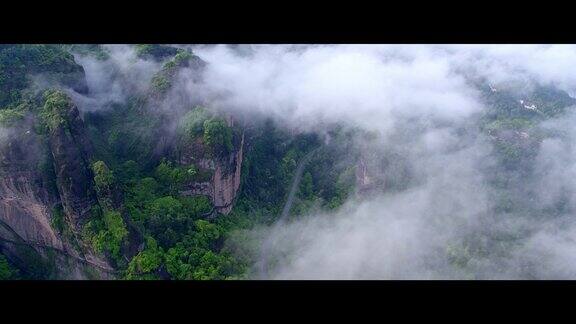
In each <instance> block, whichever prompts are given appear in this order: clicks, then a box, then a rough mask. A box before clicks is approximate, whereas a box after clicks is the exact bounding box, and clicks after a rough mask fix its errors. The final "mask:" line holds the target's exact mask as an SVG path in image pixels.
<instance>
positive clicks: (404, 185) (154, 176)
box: [0, 45, 576, 280]
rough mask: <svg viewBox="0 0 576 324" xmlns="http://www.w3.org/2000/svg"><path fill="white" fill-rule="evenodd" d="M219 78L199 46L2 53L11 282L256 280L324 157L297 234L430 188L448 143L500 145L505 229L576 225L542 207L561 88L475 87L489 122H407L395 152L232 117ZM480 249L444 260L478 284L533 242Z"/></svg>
mask: <svg viewBox="0 0 576 324" xmlns="http://www.w3.org/2000/svg"><path fill="white" fill-rule="evenodd" d="M241 50H242V49H239V51H241ZM125 53H129V54H130V55H128V54H125ZM240 55H248V54H245V53H241V54H240ZM121 60H125V61H126V62H127V63H126V62H124V61H121ZM210 64H219V63H218V62H208V61H206V60H204V59H203V58H202V57H200V56H199V55H197V54H196V53H195V50H193V49H191V47H188V46H167V45H131V46H126V48H125V49H123V50H122V52H121V53H117V52H114V49H110V48H109V47H106V46H99V45H1V46H0V176H1V178H0V251H1V253H2V256H1V257H0V278H2V279H179V280H186V279H195V280H207V279H246V278H255V277H257V276H258V274H257V273H256V272H255V270H254V269H256V268H257V267H255V266H254V265H255V264H257V263H258V262H262V260H259V252H258V250H259V248H260V245H261V243H262V241H263V238H262V237H261V236H258V235H264V234H259V232H257V231H256V234H254V231H255V229H259V228H261V227H265V226H267V225H270V224H272V223H274V222H275V220H276V219H277V217H278V216H279V215H280V212H281V210H282V208H283V207H284V202H285V199H286V195H287V191H288V189H289V188H290V186H291V184H292V180H293V175H294V173H295V170H296V169H297V166H298V164H299V163H300V161H302V159H303V158H304V157H305V156H307V154H308V153H310V152H312V151H315V154H314V155H313V156H312V157H311V161H310V162H308V163H307V165H306V167H305V169H304V172H303V175H302V179H301V180H300V182H299V184H298V192H297V195H296V196H297V197H296V201H295V203H294V206H292V209H291V211H290V219H291V220H300V219H306V217H308V216H307V215H309V214H310V213H319V214H329V213H332V212H333V213H341V212H346V211H348V209H346V208H351V207H350V204H349V203H348V204H347V202H348V201H358V202H362V201H363V200H368V199H370V197H378V196H379V195H390V196H394V195H396V194H401V193H403V192H410V191H411V190H414V188H418V186H419V185H421V182H422V181H423V180H422V179H423V177H422V176H421V172H422V171H421V170H419V169H418V166H417V163H415V162H414V154H415V156H417V157H418V154H420V152H419V151H413V150H416V149H418V150H422V151H426V150H428V149H429V148H421V147H420V146H419V145H422V144H421V142H420V141H421V140H422V138H426V134H427V132H428V131H429V129H430V128H433V127H437V129H441V130H445V129H449V131H447V132H450V135H451V136H454V137H455V138H458V139H459V140H460V141H461V143H469V142H477V141H478V142H480V141H484V140H485V141H487V143H488V144H486V145H488V146H489V148H490V150H491V155H490V157H493V158H494V159H493V160H492V159H490V160H489V159H486V161H482V162H483V163H480V164H481V170H482V176H483V179H482V181H485V185H486V186H488V187H490V193H491V194H494V195H495V196H494V197H493V201H494V204H493V205H491V206H489V208H488V209H489V211H488V212H489V213H490V214H491V215H494V216H495V217H504V216H506V215H509V214H513V213H516V212H518V211H522V215H521V216H518V218H522V217H531V216H530V215H532V214H538V215H542V214H545V215H556V214H562V213H565V212H566V211H568V210H570V208H571V207H570V206H569V205H567V204H566V203H564V204H563V203H562V202H561V201H559V202H557V203H556V202H555V203H556V204H555V205H554V206H552V207H550V206H547V208H546V209H545V210H544V208H542V206H540V205H537V204H536V203H535V202H534V199H533V196H534V193H533V191H534V190H537V189H538V188H537V187H535V186H534V184H533V183H532V182H531V181H532V180H533V179H534V177H535V175H536V174H538V172H541V171H539V170H538V169H535V168H534V161H535V160H536V159H537V158H538V157H537V155H538V152H539V150H540V149H541V147H542V143H543V142H544V141H545V140H546V139H550V138H562V136H564V134H561V133H557V132H554V131H551V130H550V129H549V128H547V127H546V122H547V121H550V120H554V118H557V117H558V116H564V115H567V114H569V113H570V112H571V109H572V107H573V106H574V105H575V104H576V99H574V98H572V97H571V96H569V95H568V94H567V93H566V92H564V91H562V90H560V89H558V88H557V87H554V86H552V85H551V86H542V85H538V86H534V87H526V88H524V87H522V86H520V87H518V86H516V85H512V86H510V87H509V88H506V87H502V88H500V85H498V86H494V85H492V84H490V82H489V81H488V80H484V79H481V78H479V79H471V80H467V82H469V83H470V84H471V85H472V87H473V88H474V89H475V90H476V91H477V96H478V98H479V100H480V101H481V102H482V104H483V105H485V106H486V109H485V110H482V111H479V112H477V113H475V114H474V115H473V116H472V117H471V118H470V121H468V120H467V121H466V123H462V124H457V125H454V123H453V122H451V121H445V120H434V119H428V120H426V119H424V118H414V117H410V116H407V117H405V116H403V117H402V118H405V119H402V125H403V127H398V128H397V129H394V131H393V132H391V134H390V135H389V136H390V138H391V139H392V141H390V142H389V143H388V144H385V145H382V143H381V138H382V135H381V134H379V133H378V132H374V131H370V130H366V129H363V128H361V127H358V126H350V125H347V124H345V123H338V122H334V123H328V124H327V125H322V130H320V126H318V129H317V130H316V131H315V130H309V129H304V128H302V129H300V128H299V127H297V126H294V125H289V126H287V125H282V124H281V123H279V122H278V121H277V120H275V119H273V118H268V117H267V116H261V115H258V114H253V113H246V112H244V111H241V110H234V109H227V107H223V106H222V105H221V104H216V103H218V102H219V101H218V100H219V99H220V96H223V95H222V94H221V93H218V94H213V93H211V92H210V91H207V90H206V89H205V85H204V77H205V70H206V69H207V68H208V67H209V65H210ZM231 69H232V68H231ZM143 71H145V72H143ZM150 71H152V72H150ZM254 73H255V74H257V73H258V71H254ZM94 75H96V77H95V76H94ZM102 75H103V76H102ZM104 76H105V77H104ZM100 79H104V80H105V82H103V81H101V80H100ZM208 90H210V89H208ZM190 93H192V95H190ZM206 93H208V94H206ZM451 123H452V124H451ZM390 143H392V144H390ZM433 144H434V142H432V143H431V144H430V143H429V145H430V147H433ZM464 145H465V144H458V143H456V144H454V145H451V146H449V147H448V148H442V149H445V150H446V151H447V152H448V153H452V152H459V151H458V150H460V149H461V147H462V146H464ZM455 169H457V168H455ZM456 171H458V170H456ZM456 171H455V172H456ZM439 205H441V204H440V203H439ZM439 208H440V209H441V210H442V208H443V207H442V206H441V207H439ZM524 210H527V211H526V212H524ZM439 214H442V213H441V212H440V213H439ZM506 217H508V216H506ZM273 234H274V233H273ZM473 234H474V235H469V236H467V237H466V239H465V240H460V241H458V243H457V244H453V245H450V246H446V247H445V248H444V249H443V250H442V251H441V255H443V256H444V257H445V258H446V262H447V263H448V264H449V266H450V267H451V269H453V271H454V273H456V274H457V275H461V276H463V277H465V278H468V277H469V276H473V275H472V274H470V273H469V272H468V271H470V270H468V267H472V266H477V265H476V264H475V263H474V262H479V261H478V260H482V258H487V257H491V256H492V255H497V256H498V257H499V258H500V257H502V256H503V255H504V256H505V255H506V253H507V252H506V251H507V250H506V249H508V248H509V247H510V246H513V245H514V244H517V242H518V240H516V238H512V237H510V235H508V234H509V233H501V232H497V233H495V232H489V233H484V232H474V233H473ZM277 235H278V236H279V237H280V239H281V238H282V236H281V235H279V234H277ZM282 253H283V251H280V252H279V254H278V255H282ZM278 255H275V256H274V257H276V258H279V256H278ZM281 261H282V260H276V259H272V260H271V262H272V263H273V264H275V265H277V264H279V265H282V262H281ZM499 262H500V261H499ZM480 263H481V262H480ZM482 266H485V265H484V264H481V265H480V266H478V267H480V268H481V267H482ZM482 269H483V268H482ZM527 273H530V275H531V272H530V271H527ZM527 276H528V275H527ZM479 277H480V278H481V276H479Z"/></svg>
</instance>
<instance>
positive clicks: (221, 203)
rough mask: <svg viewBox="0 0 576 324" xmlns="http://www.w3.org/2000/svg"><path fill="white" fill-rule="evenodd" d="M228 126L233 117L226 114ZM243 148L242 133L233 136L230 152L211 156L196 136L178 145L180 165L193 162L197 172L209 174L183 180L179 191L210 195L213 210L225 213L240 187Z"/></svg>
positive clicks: (230, 206)
mask: <svg viewBox="0 0 576 324" xmlns="http://www.w3.org/2000/svg"><path fill="white" fill-rule="evenodd" d="M226 122H227V124H228V126H229V127H232V126H234V121H233V120H232V119H231V118H227V119H226ZM243 151H244V133H242V134H241V135H238V136H234V139H233V149H232V150H231V152H229V153H227V154H225V155H223V156H219V157H212V156H211V155H209V154H208V153H207V148H206V147H205V145H204V143H202V141H201V140H200V139H198V140H196V141H194V142H193V143H191V144H189V145H186V146H184V147H181V148H180V152H178V161H179V163H180V164H182V165H189V164H194V165H196V166H197V167H198V168H199V170H200V172H202V173H207V174H210V177H208V179H205V180H204V181H194V182H190V183H188V184H186V186H185V188H184V190H182V191H181V194H182V195H187V196H193V195H205V196H208V197H210V199H211V200H212V203H213V204H214V209H215V211H217V212H219V213H222V214H228V213H229V212H230V211H231V210H232V207H233V205H234V199H235V198H236V195H237V194H238V190H239V189H240V177H241V170H242V155H243Z"/></svg>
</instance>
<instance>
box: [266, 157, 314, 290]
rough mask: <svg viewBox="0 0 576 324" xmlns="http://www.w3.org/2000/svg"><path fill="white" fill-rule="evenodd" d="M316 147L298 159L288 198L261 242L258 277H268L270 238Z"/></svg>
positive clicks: (286, 212)
mask: <svg viewBox="0 0 576 324" xmlns="http://www.w3.org/2000/svg"><path fill="white" fill-rule="evenodd" d="M317 150H318V148H316V149H314V150H312V151H310V152H308V154H306V155H305V156H304V157H303V158H302V160H300V162H299V164H298V166H297V167H296V173H295V174H294V178H292V185H291V186H290V192H289V193H288V198H287V199H286V203H284V208H282V213H281V214H280V216H279V217H278V220H277V221H276V223H275V224H274V225H273V227H272V230H271V231H270V233H269V234H268V237H267V238H266V239H265V240H264V242H263V244H262V250H261V253H260V276H259V277H260V279H268V261H269V260H268V259H269V254H270V246H271V244H272V238H273V237H274V234H275V233H276V232H277V231H278V229H279V228H280V227H281V226H282V225H283V224H284V223H285V221H286V218H287V217H288V215H289V214H290V209H291V208H292V203H293V202H294V197H295V196H296V192H297V191H298V186H299V185H300V180H301V179H302V174H303V173H304V167H305V166H306V163H308V162H309V161H310V159H311V158H312V156H313V155H314V153H316V151H317Z"/></svg>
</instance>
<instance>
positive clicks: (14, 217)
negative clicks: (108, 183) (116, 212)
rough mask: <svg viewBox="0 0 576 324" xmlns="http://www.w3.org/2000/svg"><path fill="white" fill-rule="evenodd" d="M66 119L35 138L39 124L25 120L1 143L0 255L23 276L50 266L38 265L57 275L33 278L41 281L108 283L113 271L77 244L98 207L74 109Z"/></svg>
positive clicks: (84, 140)
mask: <svg viewBox="0 0 576 324" xmlns="http://www.w3.org/2000/svg"><path fill="white" fill-rule="evenodd" d="M64 117H65V118H64V121H65V122H63V123H62V124H58V125H57V126H55V127H53V128H52V129H50V131H49V133H48V134H37V133H36V132H35V129H37V128H38V119H37V118H35V116H29V118H28V119H27V120H26V121H25V122H22V123H20V124H19V126H17V127H14V128H11V129H10V130H9V132H8V135H7V136H5V137H4V138H3V139H2V141H1V142H0V175H1V176H0V250H1V252H2V253H3V254H5V255H6V256H8V257H9V258H10V259H11V260H12V261H13V262H14V263H15V264H20V265H21V266H22V269H25V270H24V271H31V270H30V269H29V268H30V265H31V264H35V265H38V264H40V265H42V264H45V265H46V264H52V266H50V265H46V266H44V267H42V266H36V267H37V268H38V267H39V268H45V269H53V270H57V272H56V273H52V274H50V275H48V274H46V273H43V274H42V275H40V274H36V275H38V276H41V277H42V278H46V277H50V278H67V279H86V278H110V276H111V275H112V274H113V269H112V268H111V267H110V266H109V264H108V263H107V262H106V261H105V260H103V259H101V258H100V257H98V256H96V255H94V253H93V252H91V249H90V248H89V247H87V246H86V245H85V244H84V243H83V242H81V240H80V239H79V236H80V235H79V233H80V231H81V229H82V225H83V223H84V222H85V221H86V219H87V218H88V217H90V212H89V211H90V208H91V207H92V206H93V205H94V204H95V203H96V199H95V194H94V189H93V187H92V185H91V184H92V174H91V171H90V169H89V168H88V166H89V148H90V143H89V141H88V139H87V137H86V136H85V134H84V129H83V128H84V125H83V121H82V120H81V119H80V116H79V113H78V110H77V109H76V107H75V106H74V105H72V104H70V105H69V106H68V107H67V109H66V114H65V115H64ZM60 205H61V206H62V207H63V210H64V217H63V219H61V220H58V217H57V216H58V215H56V214H55V211H56V210H57V207H58V206H60ZM57 221H60V222H64V223H63V224H61V226H64V227H65V228H67V229H69V230H70V231H69V232H67V233H68V234H67V233H65V231H62V229H58V228H57V226H55V225H54V224H55V222H57ZM70 233H72V235H69V234H70ZM54 265H56V266H54Z"/></svg>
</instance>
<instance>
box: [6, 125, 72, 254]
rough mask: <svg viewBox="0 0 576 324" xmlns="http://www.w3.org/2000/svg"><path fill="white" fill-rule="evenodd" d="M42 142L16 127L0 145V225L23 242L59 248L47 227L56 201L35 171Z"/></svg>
mask: <svg viewBox="0 0 576 324" xmlns="http://www.w3.org/2000/svg"><path fill="white" fill-rule="evenodd" d="M41 152H42V139H41V137H40V136H38V135H36V134H35V133H34V132H33V131H32V130H31V127H18V128H15V129H12V130H11V134H10V135H9V137H8V138H6V139H5V140H4V141H3V142H2V143H0V175H1V177H0V221H1V222H2V223H3V224H4V226H5V227H6V226H8V227H10V228H11V229H12V231H13V232H14V233H13V234H15V235H17V236H18V237H19V238H21V239H22V240H24V241H26V242H34V243H40V244H43V245H47V246H52V247H56V248H62V247H63V244H62V241H61V240H60V238H59V237H58V235H57V234H56V233H55V231H54V230H53V229H52V227H51V226H50V209H51V208H52V205H53V204H54V203H56V201H57V199H58V198H57V197H56V196H55V195H54V193H53V192H51V191H50V188H49V185H50V184H49V183H48V181H47V179H46V178H45V177H44V176H43V175H42V174H41V172H40V171H39V170H38V166H40V165H42V163H44V161H43V157H44V156H43V154H42V153H41Z"/></svg>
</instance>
